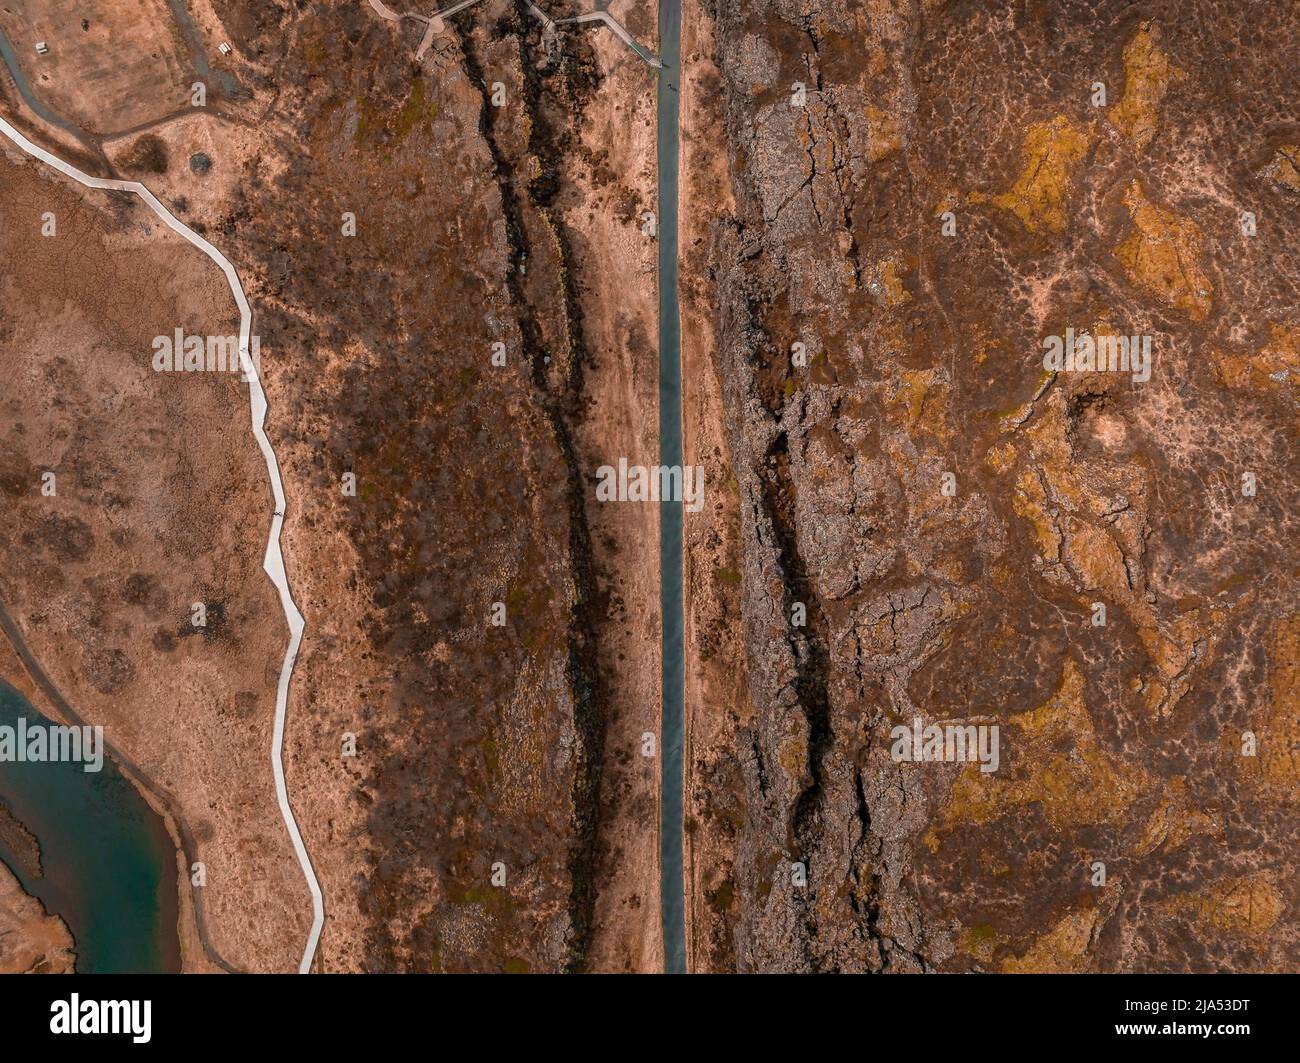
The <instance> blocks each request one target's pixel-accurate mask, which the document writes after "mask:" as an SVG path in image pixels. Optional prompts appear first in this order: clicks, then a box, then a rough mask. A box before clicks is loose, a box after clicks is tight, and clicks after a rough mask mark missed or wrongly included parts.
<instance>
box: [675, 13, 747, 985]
mask: <svg viewBox="0 0 1300 1063" xmlns="http://www.w3.org/2000/svg"><path fill="white" fill-rule="evenodd" d="M712 47H713V25H712V21H711V20H710V18H709V16H708V13H707V12H706V11H705V10H704V8H703V6H702V5H700V4H698V3H695V2H693V0H690V2H688V3H686V4H684V5H683V11H682V65H683V67H684V68H685V74H684V85H683V89H682V117H681V126H682V177H681V204H680V209H681V217H682V219H683V225H682V233H681V258H682V261H681V308H682V380H683V388H682V392H683V395H682V417H683V426H682V428H683V436H684V450H685V454H686V460H687V461H692V460H694V461H696V462H698V463H699V464H702V465H703V466H704V468H705V472H706V487H705V500H706V504H705V507H704V509H703V510H701V511H700V512H699V513H698V514H694V515H692V514H688V515H687V520H686V560H685V572H686V599H685V608H686V628H685V630H686V670H685V674H686V716H687V728H686V752H685V765H686V771H685V779H684V781H683V785H684V787H685V791H686V800H685V801H684V803H683V807H684V808H685V809H686V810H687V822H686V857H685V865H686V877H687V883H686V911H687V916H686V923H687V927H686V930H687V955H688V963H689V969H690V970H691V971H711V970H717V969H722V970H726V969H728V968H729V967H730V962H729V961H728V959H727V957H728V955H729V951H730V944H729V942H730V938H731V934H730V931H729V930H728V919H729V915H730V912H729V909H730V907H731V899H732V897H733V886H732V884H731V877H730V876H731V864H730V856H729V850H730V848H731V846H732V842H731V841H730V832H731V831H732V830H733V821H732V820H730V819H729V818H728V817H717V816H716V815H715V814H714V813H712V812H711V811H710V809H711V808H712V807H714V806H715V805H716V804H717V803H718V798H719V795H718V794H717V793H714V794H713V796H712V799H711V800H710V797H709V795H710V792H711V791H716V790H718V789H719V788H720V787H721V786H724V785H725V783H724V782H723V781H722V780H721V779H719V778H718V777H716V774H715V770H714V768H715V763H714V760H715V758H716V755H717V754H716V753H713V754H710V751H716V750H725V749H730V748H733V747H734V741H733V737H734V733H735V726H736V723H737V722H738V720H739V719H740V716H739V714H740V713H743V712H745V706H746V704H747V698H746V696H745V689H746V687H745V684H746V680H745V657H744V643H743V639H742V637H741V624H740V604H739V597H738V590H739V587H738V579H737V578H736V577H738V575H739V572H740V565H739V556H738V554H739V538H740V536H739V527H740V516H739V511H738V506H739V499H738V497H737V493H736V486H735V480H734V479H733V478H732V477H731V475H730V473H729V470H730V468H731V456H730V451H729V448H728V445H727V439H726V435H725V432H724V430H723V424H722V387H721V381H720V380H719V377H718V375H717V371H716V367H715V360H714V345H715V337H714V331H713V330H714V323H715V322H716V320H717V307H716V300H715V293H714V290H713V288H712V286H711V284H710V283H709V281H708V277H707V273H706V271H707V268H708V252H709V249H710V242H711V239H712V230H713V226H714V224H715V221H716V219H717V217H718V216H719V215H721V214H724V213H726V212H728V211H730V209H731V206H730V199H731V189H730V181H729V176H728V173H727V160H726V156H725V154H723V153H721V152H719V151H718V150H717V145H718V144H720V143H722V142H723V133H722V130H721V128H720V115H719V112H718V109H717V106H716V104H717V93H718V92H719V85H720V83H719V80H718V73H717V68H716V66H715V63H714V56H713V54H712ZM718 950H721V951H720V952H719V951H718Z"/></svg>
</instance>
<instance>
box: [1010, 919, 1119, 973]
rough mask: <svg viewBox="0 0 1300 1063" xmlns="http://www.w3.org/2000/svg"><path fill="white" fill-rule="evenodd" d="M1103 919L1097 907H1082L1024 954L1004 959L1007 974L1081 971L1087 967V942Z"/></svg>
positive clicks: (1090, 939)
mask: <svg viewBox="0 0 1300 1063" xmlns="http://www.w3.org/2000/svg"><path fill="white" fill-rule="evenodd" d="M1100 918H1101V910H1100V909H1099V908H1096V907H1091V908H1081V909H1078V910H1076V911H1072V912H1068V913H1066V915H1065V917H1064V918H1063V919H1062V920H1061V921H1060V922H1059V923H1057V924H1056V926H1054V927H1052V929H1051V930H1049V931H1048V932H1047V933H1046V934H1043V935H1042V936H1041V937H1040V938H1039V939H1038V940H1037V941H1035V942H1034V943H1033V945H1032V946H1031V947H1030V948H1029V951H1027V952H1026V953H1025V954H1024V955H1023V956H1019V957H1016V956H1009V957H1007V959H1005V960H1003V961H1002V971H1003V973H1004V974H1078V973H1081V972H1083V971H1086V970H1087V969H1088V945H1089V944H1090V943H1091V941H1092V935H1093V932H1094V931H1095V930H1096V928H1097V923H1098V921H1099V920H1100Z"/></svg>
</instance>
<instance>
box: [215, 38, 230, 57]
mask: <svg viewBox="0 0 1300 1063" xmlns="http://www.w3.org/2000/svg"><path fill="white" fill-rule="evenodd" d="M217 51H219V52H220V53H221V54H222V55H229V54H230V45H228V44H227V43H226V42H225V41H222V42H221V43H220V44H218V45H217Z"/></svg>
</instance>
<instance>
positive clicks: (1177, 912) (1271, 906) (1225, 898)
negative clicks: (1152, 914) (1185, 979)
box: [1160, 875, 1285, 937]
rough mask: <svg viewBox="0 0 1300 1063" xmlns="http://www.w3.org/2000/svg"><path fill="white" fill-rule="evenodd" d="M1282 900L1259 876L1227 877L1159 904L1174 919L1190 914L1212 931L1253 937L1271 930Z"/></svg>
mask: <svg viewBox="0 0 1300 1063" xmlns="http://www.w3.org/2000/svg"><path fill="white" fill-rule="evenodd" d="M1284 906H1285V903H1284V901H1283V900H1282V895H1281V893H1279V892H1278V889H1277V887H1276V886H1274V885H1273V883H1272V882H1270V881H1269V880H1268V879H1267V878H1265V877H1264V876H1262V875H1257V876H1255V877H1253V878H1236V879H1228V880H1227V881H1225V882H1219V883H1216V884H1215V885H1213V886H1211V887H1210V888H1209V889H1206V890H1203V891H1201V892H1200V893H1193V894H1188V895H1184V896H1181V897H1175V898H1173V899H1172V900H1168V901H1165V902H1163V903H1162V904H1161V906H1160V908H1161V910H1162V911H1163V912H1164V913H1165V914H1167V915H1170V916H1174V917H1175V918H1180V919H1181V918H1185V917H1187V916H1191V917H1192V918H1194V919H1197V920H1199V921H1200V922H1203V923H1208V924H1209V925H1210V926H1212V927H1214V928H1215V929H1216V930H1227V931H1230V932H1232V933H1236V934H1244V935H1246V936H1247V937H1255V936H1258V935H1260V934H1263V933H1265V932H1267V931H1268V930H1270V929H1272V927H1273V925H1274V924H1275V923H1276V922H1277V921H1278V919H1279V918H1280V917H1281V915H1282V909H1283V908H1284Z"/></svg>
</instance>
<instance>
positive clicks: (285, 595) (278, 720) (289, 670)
mask: <svg viewBox="0 0 1300 1063" xmlns="http://www.w3.org/2000/svg"><path fill="white" fill-rule="evenodd" d="M0 133H3V134H4V135H5V136H7V137H8V138H9V139H10V140H11V141H13V142H14V144H16V145H17V146H18V147H19V148H21V149H22V150H23V151H25V152H26V153H27V154H28V155H30V156H32V157H33V158H36V159H39V160H41V161H42V162H44V163H46V164H47V165H49V166H52V167H53V168H54V169H56V170H58V171H59V172H60V173H61V174H64V175H65V176H67V177H71V178H72V179H73V180H74V181H77V182H78V183H80V184H83V185H85V186H86V187H87V188H99V189H105V190H109V191H116V192H131V193H133V194H135V195H137V196H139V197H140V198H141V199H142V200H144V201H145V203H146V204H148V206H149V208H150V209H151V210H152V211H153V212H154V213H155V214H157V215H158V217H159V218H160V219H162V222H163V224H164V225H166V226H167V228H169V229H171V230H172V231H173V232H175V233H177V234H178V235H180V236H182V237H184V238H185V239H186V240H187V241H188V242H189V243H191V244H193V245H194V246H195V247H197V248H198V249H199V250H200V251H202V252H203V253H204V254H205V255H207V256H208V258H210V259H212V261H213V262H215V263H216V264H217V265H218V266H219V267H220V268H221V272H222V273H224V274H225V275H226V280H227V281H228V282H229V284H230V291H231V294H232V295H234V297H235V302H236V304H238V306H239V365H240V368H241V369H242V370H243V375H244V379H245V381H246V382H247V383H248V394H249V404H250V407H251V413H252V421H253V435H254V436H255V437H256V438H257V445H258V446H259V447H260V448H261V451H262V456H263V457H264V458H265V459H266V470H267V473H268V474H269V475H270V478H271V493H272V494H273V496H274V498H275V510H274V512H273V514H272V517H271V534H270V538H269V539H268V540H267V544H266V557H265V558H264V559H263V561H262V568H263V569H264V570H265V571H266V574H267V575H268V576H270V577H271V582H272V583H274V584H275V587H276V590H277V591H279V592H280V605H281V606H282V607H283V609H284V616H285V620H286V621H288V624H289V648H288V651H287V652H286V653H285V656H284V664H283V665H282V666H281V668H280V681H279V684H278V686H277V687H276V694H275V728H274V731H273V735H272V741H271V767H272V770H273V771H274V773H275V795H276V799H277V800H278V801H279V805H280V814H281V815H282V816H283V817H284V824H285V826H286V827H287V828H288V831H289V837H290V838H291V839H292V841H293V848H294V852H295V853H296V854H297V856H298V863H299V865H300V866H301V867H302V873H303V876H304V877H305V878H306V880H307V887H308V888H309V889H310V890H311V898H312V911H313V917H312V925H311V933H310V934H309V935H308V938H307V944H306V947H305V948H304V949H303V954H302V960H301V961H300V962H299V964H298V971H299V973H302V974H306V973H307V972H308V971H310V970H311V965H312V960H313V959H314V958H315V955H316V946H317V944H318V943H319V942H320V934H321V929H322V927H324V925H325V902H324V898H323V897H322V895H321V888H320V883H319V882H317V881H316V873H315V871H313V870H312V866H311V858H310V857H309V856H308V855H307V847H306V846H305V845H304V844H303V841H302V835H301V834H300V833H299V831H298V824H297V822H296V821H295V820H294V818H293V810H292V809H291V808H290V807H289V791H288V788H287V787H286V785H285V781H284V763H283V753H284V721H285V713H286V711H287V708H288V703H289V681H290V680H291V679H292V677H293V666H294V663H295V662H296V661H297V659H298V648H299V646H300V645H301V644H302V633H303V628H304V627H305V621H304V620H303V616H302V613H300V612H299V611H298V606H297V605H296V604H294V600H293V595H292V594H291V593H290V591H289V577H288V574H287V573H286V572H285V569H284V556H283V554H282V553H281V550H280V530H281V528H282V527H283V525H284V511H285V496H284V483H283V481H282V480H281V479H280V463H279V461H278V460H277V459H276V456H275V451H274V450H273V449H272V447H271V441H270V440H269V439H268V438H267V435H266V429H265V424H266V410H267V404H266V393H265V392H264V391H263V390H262V381H261V379H260V378H259V377H258V375H257V366H256V365H255V364H254V363H253V360H252V359H251V358H250V357H249V354H248V347H249V337H250V335H251V333H252V325H253V311H252V308H251V307H250V306H249V303H248V297H247V296H246V295H245V294H244V287H243V285H242V284H241V283H240V281H239V274H238V273H236V272H235V267H234V266H233V265H231V263H230V261H229V259H227V258H226V256H225V255H223V254H222V253H221V252H220V251H218V250H217V249H216V248H215V247H213V246H212V245H211V244H210V243H208V242H207V241H206V240H205V239H203V237H201V236H199V235H198V233H196V232H194V231H193V230H192V229H190V228H189V227H187V226H186V225H184V224H183V223H182V222H180V221H178V220H177V219H176V217H175V216H174V215H173V214H172V213H171V211H169V210H168V209H167V208H166V207H165V206H163V204H162V202H161V201H160V200H159V199H158V197H157V196H155V195H154V194H153V193H152V192H150V191H149V189H147V188H146V187H145V186H144V185H142V184H140V182H139V181H115V180H109V179H107V178H103V177H91V176H90V175H89V174H85V173H82V172H81V171H80V170H78V169H77V168H76V167H75V166H72V165H70V164H69V163H66V162H64V161H63V160H62V159H60V158H58V157H57V156H55V155H51V154H50V153H49V152H48V151H46V150H45V149H44V148H42V147H40V146H38V145H36V144H33V143H32V142H31V141H30V140H28V139H27V138H26V137H25V136H23V134H22V133H20V132H19V131H18V130H17V129H15V128H14V127H13V126H11V125H10V124H9V123H8V122H7V121H5V120H4V119H3V118H0Z"/></svg>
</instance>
